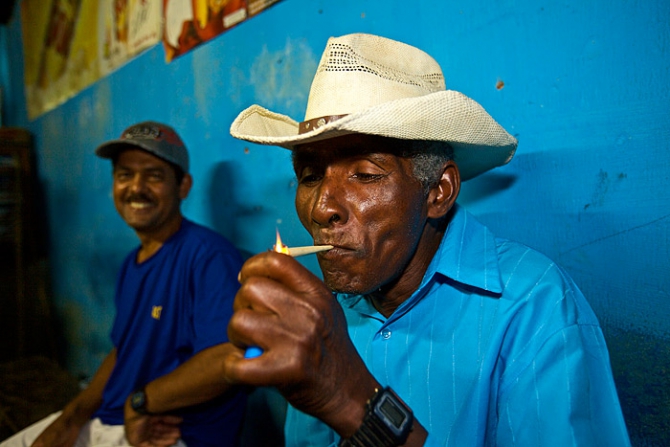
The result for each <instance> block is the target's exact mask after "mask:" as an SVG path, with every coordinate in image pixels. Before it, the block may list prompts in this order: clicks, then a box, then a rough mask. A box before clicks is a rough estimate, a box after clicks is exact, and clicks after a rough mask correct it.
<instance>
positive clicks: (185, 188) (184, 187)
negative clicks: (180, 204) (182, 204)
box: [179, 173, 193, 200]
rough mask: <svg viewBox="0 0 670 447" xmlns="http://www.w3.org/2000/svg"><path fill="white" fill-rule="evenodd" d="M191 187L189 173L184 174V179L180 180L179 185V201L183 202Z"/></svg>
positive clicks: (191, 182)
mask: <svg viewBox="0 0 670 447" xmlns="http://www.w3.org/2000/svg"><path fill="white" fill-rule="evenodd" d="M192 186H193V177H191V174H189V173H186V174H184V178H182V179H181V184H180V185H179V198H180V199H181V200H184V199H185V198H186V197H187V196H188V193H189V192H190V191H191V187H192Z"/></svg>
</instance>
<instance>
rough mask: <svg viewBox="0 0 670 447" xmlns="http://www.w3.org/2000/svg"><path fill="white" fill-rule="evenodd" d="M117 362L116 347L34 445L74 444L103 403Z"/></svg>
mask: <svg viewBox="0 0 670 447" xmlns="http://www.w3.org/2000/svg"><path fill="white" fill-rule="evenodd" d="M115 364H116V349H112V351H111V352H110V353H109V354H107V357H105V360H103V362H102V364H101V365H100V367H99V368H98V371H97V372H96V373H95V375H94V376H93V379H92V380H91V383H90V384H89V385H88V387H86V389H84V390H83V391H82V392H81V393H79V394H78V395H77V397H75V398H74V399H73V400H72V401H71V402H70V403H68V404H67V405H66V406H65V408H64V409H63V412H62V413H61V415H60V416H59V417H58V418H57V419H56V420H55V421H54V422H53V423H51V425H49V426H48V427H47V428H46V430H44V431H43V432H42V433H41V434H40V435H39V436H38V437H37V439H36V440H35V442H34V443H33V447H55V446H56V447H57V446H63V447H65V446H72V445H74V443H75V441H76V440H77V437H78V436H79V432H80V431H81V428H82V427H83V426H84V425H85V424H86V423H87V422H88V421H89V420H90V419H91V416H93V413H95V411H96V410H97V409H98V408H99V407H100V404H101V403H102V392H103V390H104V388H105V385H106V384H107V380H108V379H109V376H110V375H111V374H112V370H113V369H114V365H115Z"/></svg>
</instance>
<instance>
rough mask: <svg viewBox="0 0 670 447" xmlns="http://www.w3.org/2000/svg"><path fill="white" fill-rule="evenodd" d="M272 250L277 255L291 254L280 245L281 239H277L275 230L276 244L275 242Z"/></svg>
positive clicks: (286, 248) (284, 246) (285, 247)
mask: <svg viewBox="0 0 670 447" xmlns="http://www.w3.org/2000/svg"><path fill="white" fill-rule="evenodd" d="M274 250H275V251H276V252H277V253H284V254H285V255H288V254H291V252H290V251H289V249H288V247H287V246H286V245H284V244H282V242H281V238H280V237H279V230H277V242H275V246H274Z"/></svg>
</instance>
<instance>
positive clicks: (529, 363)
mask: <svg viewBox="0 0 670 447" xmlns="http://www.w3.org/2000/svg"><path fill="white" fill-rule="evenodd" d="M338 300H339V301H340V303H341V304H342V307H343V309H344V312H345V314H346V317H347V322H348V325H349V334H350V336H351V338H352V340H353V342H354V344H355V346H356V348H357V349H358V352H359V354H360V355H361V356H362V358H363V360H364V361H365V363H366V365H367V366H368V368H369V369H370V371H371V372H372V374H373V375H374V376H375V377H376V378H377V380H378V381H379V382H381V383H382V384H383V385H390V386H391V387H392V388H393V389H394V390H395V391H396V392H397V393H398V394H399V395H400V396H401V397H402V399H403V400H404V401H405V402H407V404H408V405H409V406H410V407H411V408H412V410H413V411H414V414H415V416H416V417H417V418H418V420H419V421H420V422H421V424H423V426H424V427H425V428H426V429H427V430H428V433H429V436H428V439H427V442H426V445H427V446H458V447H462V446H489V445H501V446H540V445H543V446H561V447H564V446H575V445H590V446H596V445H598V446H600V445H602V446H605V445H606V446H610V447H611V446H629V445H630V441H629V438H628V434H627V431H626V426H625V423H624V420H623V416H622V413H621V408H620V405H619V400H618V397H617V392H616V389H615V386H614V381H613V378H612V372H611V368H610V363H609V355H608V352H607V347H606V345H605V340H604V338H603V334H602V331H601V328H600V326H599V324H598V320H597V318H596V316H595V315H594V313H593V311H592V310H591V308H590V307H589V305H588V303H587V302H586V300H585V298H584V296H583V295H582V294H581V292H580V291H579V289H578V288H577V286H576V285H575V284H574V283H573V282H572V280H571V279H570V278H569V277H568V276H567V275H566V273H565V272H563V271H562V270H561V269H560V268H559V267H558V266H557V265H556V264H554V263H553V262H552V261H551V260H549V259H547V258H546V257H545V256H543V255H541V254H540V253H538V252H536V251H534V250H532V249H530V248H528V247H526V246H523V245H521V244H518V243H513V242H510V241H507V240H504V239H499V238H496V237H494V235H493V234H492V233H491V232H490V230H489V229H488V228H487V227H485V226H483V225H482V224H480V223H479V222H477V221H476V220H475V219H474V218H473V217H472V215H470V214H469V213H467V212H466V211H465V210H464V209H462V208H460V207H458V206H457V209H456V212H455V215H454V218H453V220H452V222H451V223H450V224H449V228H448V230H447V232H446V234H445V236H444V238H443V240H442V243H441V245H440V248H439V249H438V251H437V253H436V254H435V257H434V258H433V260H432V262H431V264H430V265H429V267H428V270H427V271H426V273H425V276H424V278H423V280H422V283H421V285H420V287H419V288H418V289H417V290H416V291H415V292H414V294H413V295H412V296H411V297H410V298H409V299H407V301H405V302H404V303H403V304H402V305H401V306H400V307H398V309H396V311H395V312H394V313H393V315H391V316H390V317H389V318H388V319H387V318H385V317H384V316H383V315H381V314H380V313H379V312H378V311H377V310H376V309H375V308H374V307H373V306H372V305H371V304H370V303H369V302H368V301H367V300H366V299H365V298H364V297H362V296H351V295H338ZM285 434H286V445H287V446H320V447H321V446H329V445H336V444H337V442H338V441H339V437H338V435H337V434H336V433H334V432H333V431H332V430H331V429H330V428H329V427H327V426H326V425H325V424H323V423H322V422H320V421H318V420H316V419H314V418H312V417H310V416H307V415H305V414H303V413H301V412H299V411H297V410H295V409H293V408H291V407H289V410H288V414H287V420H286V427H285Z"/></svg>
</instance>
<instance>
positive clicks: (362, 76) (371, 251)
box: [226, 34, 630, 447]
mask: <svg viewBox="0 0 670 447" xmlns="http://www.w3.org/2000/svg"><path fill="white" fill-rule="evenodd" d="M231 134H232V135H233V136H235V137H236V138H239V139H243V140H247V141H251V142H254V143H259V144H265V145H276V146H281V147H284V148H287V149H289V150H291V151H292V156H293V165H294V169H295V173H296V175H297V179H298V188H297V192H296V199H295V203H296V209H297V212H298V215H299V217H300V221H301V223H302V224H303V225H304V226H305V228H306V229H307V231H308V232H309V233H310V234H311V236H312V237H313V239H314V243H315V244H317V245H320V244H324V245H325V244H327V245H332V246H334V248H333V249H332V250H330V251H326V252H322V253H319V254H318V260H319V265H320V267H321V270H322V272H323V281H321V280H320V279H319V278H317V277H316V276H314V275H312V274H311V273H310V272H309V271H308V270H307V269H305V268H304V267H302V266H301V265H300V264H299V263H298V262H296V261H295V260H294V259H292V258H291V257H288V256H284V255H282V254H278V253H273V252H268V253H262V254H260V255H257V256H255V257H253V258H251V259H250V260H248V261H247V262H246V264H245V265H244V266H243V268H242V271H241V273H240V282H241V284H242V285H241V289H240V291H239V292H238V294H237V297H236V303H235V309H236V313H235V314H234V316H233V318H232V319H231V322H230V324H229V327H228V330H229V336H230V340H231V342H232V343H233V344H234V345H235V346H237V347H238V348H239V349H238V350H237V351H236V352H232V353H231V354H230V355H228V357H227V358H226V364H227V368H226V379H227V380H228V381H231V382H234V383H246V384H252V385H265V386H267V385H270V386H276V387H277V388H278V389H279V391H280V392H281V393H282V394H283V395H284V396H285V397H286V399H287V400H288V402H289V403H290V404H291V406H290V408H289V410H288V414H287V420H286V428H285V434H286V444H287V445H289V446H308V445H309V446H328V445H343V446H375V447H378V446H395V445H408V446H409V445H412V446H413V445H440V446H445V445H449V446H476V445H556V446H564V445H576V444H580V445H607V446H619V445H630V443H629V440H628V435H627V432H626V427H625V424H624V420H623V417H622V414H621V409H620V405H619V401H618V398H617V394H616V389H615V386H614V382H613V379H612V373H611V369H610V364H609V358H608V352H607V348H606V345H605V340H604V338H603V335H602V332H601V329H600V327H599V324H598V321H597V319H596V317H595V315H594V314H593V312H592V310H591V308H590V307H589V305H588V303H587V302H586V300H585V299H584V297H583V295H582V294H581V292H580V291H579V289H578V288H577V287H576V286H575V284H574V283H573V282H572V280H571V279H570V278H569V277H568V276H567V274H566V273H565V272H564V271H563V270H561V269H560V268H559V267H558V266H556V265H555V264H554V263H553V262H551V261H550V260H549V259H547V258H546V257H544V256H543V255H541V254H539V253H537V252H535V251H533V250H532V249H529V248H527V247H525V246H522V245H520V244H517V243H514V242H510V241H508V240H505V239H500V238H497V237H495V236H494V235H493V234H492V233H491V232H490V230H488V229H487V228H486V227H485V226H483V225H482V224H480V223H478V222H477V221H476V220H475V219H474V217H473V216H472V215H470V214H468V213H467V212H466V211H465V210H464V209H463V208H461V207H460V206H459V205H457V204H456V198H457V197H458V193H459V189H460V184H461V182H462V181H465V180H468V179H470V178H473V177H475V176H477V175H479V174H482V173H483V172H485V171H487V170H489V169H492V168H495V167H497V166H500V165H503V164H505V163H507V162H508V161H510V159H511V158H512V156H513V155H514V152H515V150H516V146H517V141H516V139H515V138H514V137H512V136H511V135H509V134H508V133H507V132H506V131H505V130H504V129H503V128H502V127H501V126H500V125H498V124H497V123H496V122H495V121H494V120H493V118H491V117H490V116H489V115H488V113H487V112H486V111H485V110H484V109H483V108H482V107H481V106H480V105H479V104H477V103H476V102H475V101H473V100H472V99H470V98H468V97H466V96H464V95H463V94H461V93H458V92H455V91H449V90H445V83H444V78H443V75H442V71H441V69H440V67H439V65H438V64H437V63H436V62H435V60H433V58H431V57H430V56H429V55H427V54H426V53H424V52H423V51H421V50H419V49H417V48H414V47H411V46H408V45H405V44H403V43H400V42H395V41H392V40H389V39H385V38H382V37H378V36H372V35H365V34H352V35H347V36H343V37H339V38H332V39H330V40H329V42H328V45H327V47H326V50H325V52H324V54H323V56H322V59H321V62H320V64H319V67H318V69H317V73H316V75H315V77H314V81H313V83H312V87H311V91H310V96H309V101H308V105H307V111H306V116H305V120H304V121H303V122H301V123H297V122H295V121H294V120H292V119H291V118H289V117H286V116H283V115H279V114H276V113H272V112H270V111H268V110H265V109H263V108H261V107H259V106H252V107H250V108H249V109H247V110H245V111H243V112H242V113H241V114H240V115H239V116H238V117H237V119H236V120H235V121H234V123H233V124H232V127H231ZM249 346H257V347H260V348H261V349H262V351H263V353H262V354H261V355H260V356H258V357H256V358H245V356H244V351H243V350H244V349H245V348H247V347H249Z"/></svg>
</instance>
